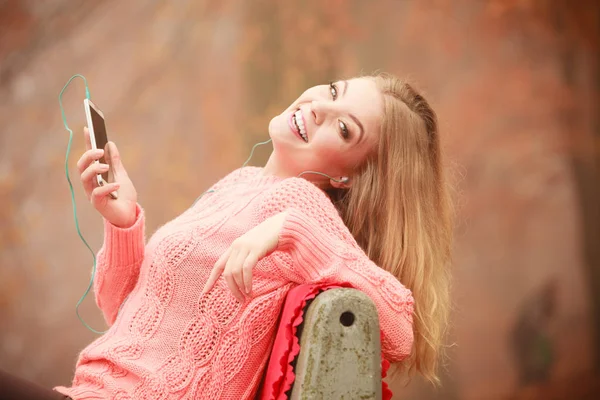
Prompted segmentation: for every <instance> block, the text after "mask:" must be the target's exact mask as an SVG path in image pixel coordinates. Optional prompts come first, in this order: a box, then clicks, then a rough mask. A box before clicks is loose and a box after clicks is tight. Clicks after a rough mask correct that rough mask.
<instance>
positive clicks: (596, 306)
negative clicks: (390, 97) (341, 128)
mask: <svg viewBox="0 0 600 400" xmlns="http://www.w3.org/2000/svg"><path fill="white" fill-rule="evenodd" d="M599 39H600V4H599V3H598V2H596V1H592V0H589V1H588V0H585V1H578V2H568V1H559V0H556V1H550V0H505V1H501V0H489V1H478V0H471V1H468V0H460V1H454V0H452V1H451V0H423V1H421V0H403V1H394V0H381V1H366V0H364V1H363V0H332V1H317V0H306V1H297V2H283V1H275V0H255V1H241V0H223V1H215V0H205V1H165V0H163V1H148V0H128V1H117V0H106V1H102V2H91V1H83V0H76V1H73V0H72V1H67V0H54V1H19V0H4V1H0V222H1V225H0V368H3V369H5V370H7V371H10V372H12V373H14V374H16V375H19V376H22V377H25V378H28V379H31V380H34V381H36V382H38V383H41V384H43V385H45V386H48V387H52V386H55V385H58V384H68V383H69V382H70V379H71V377H72V373H73V369H74V365H75V361H76V357H77V354H78V352H79V351H80V350H81V349H82V348H83V347H84V346H85V345H86V344H88V343H89V342H90V341H92V340H93V339H94V338H95V337H97V335H95V334H93V333H91V332H90V331H88V330H87V329H86V328H85V327H84V326H83V325H82V324H81V323H80V322H79V320H78V319H77V317H76V315H75V304H76V303H77V301H78V300H79V298H80V297H81V295H82V294H83V292H84V291H85V289H86V287H87V284H88V280H89V278H90V272H91V267H92V257H91V255H90V253H89V251H88V250H87V249H86V247H85V246H84V245H83V243H81V241H80V239H79V237H78V235H77V231H76V229H75V225H74V222H73V215H72V208H71V199H70V193H69V189H68V185H67V181H66V179H65V171H64V159H65V151H66V147H67V142H68V138H69V136H68V133H67V132H66V131H65V129H64V127H63V125H62V120H61V114H60V109H59V106H58V101H57V97H58V94H59V92H60V90H61V89H62V86H63V85H64V84H65V83H66V81H67V80H68V78H69V77H70V76H72V75H73V74H75V73H81V74H83V75H85V76H86V78H87V79H88V82H89V87H90V91H91V96H92V100H93V101H94V102H95V103H96V104H97V105H98V106H99V107H100V108H101V109H102V110H103V111H104V114H105V116H106V119H107V126H108V130H109V137H110V139H112V140H114V141H115V142H116V143H117V145H118V146H119V149H120V151H121V154H122V158H123V161H124V164H125V167H126V168H127V169H128V172H129V175H130V176H131V177H132V180H133V181H134V183H135V184H136V187H137V189H138V192H139V197H140V199H139V201H140V203H141V204H142V205H143V207H144V208H145V209H146V213H147V234H148V235H150V234H151V233H152V232H153V231H154V230H155V229H156V228H157V227H158V226H160V225H162V224H163V223H165V222H167V221H168V220H170V219H172V218H174V217H175V216H177V215H178V214H179V213H181V212H183V211H184V210H185V209H186V208H187V207H189V206H190V205H191V204H192V202H193V201H194V199H195V198H196V197H197V196H198V195H199V194H201V193H202V192H203V190H205V189H206V188H207V187H208V186H209V185H210V184H212V183H213V182H215V181H216V180H217V179H218V178H220V177H221V176H223V175H225V174H226V173H227V172H229V171H230V170H232V169H234V168H237V167H239V166H240V165H241V164H242V163H243V162H244V161H245V160H246V158H247V157H248V155H249V152H250V148H251V147H252V145H253V144H254V143H256V142H259V141H262V140H266V139H267V126H268V122H269V120H270V119H271V118H272V117H273V116H275V115H276V114H279V113H280V112H281V111H282V110H283V109H285V108H286V107H287V106H288V105H289V104H290V103H291V102H292V101H293V100H294V99H295V98H296V97H297V96H298V95H299V94H300V93H301V92H302V91H303V90H305V89H306V88H308V87H309V86H313V85H316V84H322V83H327V82H329V80H336V79H338V78H346V77H352V76H356V75H359V74H366V73H371V72H374V71H376V70H383V71H387V72H392V73H394V74H396V75H398V76H401V77H407V78H408V79H409V80H411V81H412V82H414V83H415V84H416V86H417V87H419V88H421V89H422V90H423V91H424V93H425V97H426V98H427V99H428V100H429V101H430V102H431V103H432V105H433V106H434V109H435V110H436V111H437V112H438V116H439V119H440V126H441V132H442V136H443V141H444V146H445V149H446V153H447V156H448V157H447V158H448V163H449V171H450V173H451V176H452V178H453V181H454V182H455V184H456V188H457V190H456V193H455V194H456V198H457V205H458V223H457V227H456V245H455V253H454V254H455V255H454V258H455V260H454V264H453V267H452V268H453V273H454V276H455V281H454V288H453V300H454V314H453V323H452V331H451V338H450V340H449V344H453V345H452V346H451V347H449V351H448V352H449V356H450V357H449V360H448V361H447V363H446V366H445V369H444V371H443V374H442V383H443V386H442V388H440V389H438V390H434V389H432V388H430V387H429V386H428V385H426V384H425V383H423V382H422V381H421V380H420V379H419V378H415V379H413V380H412V381H411V382H410V383H409V384H408V385H407V386H404V385H403V383H402V382H393V384H392V386H393V389H394V392H395V393H396V396H395V397H394V398H395V399H468V400H481V399H513V398H514V399H516V398H519V399H525V398H527V399H587V398H589V399H591V398H598V397H595V396H596V395H598V394H599V393H600V383H599V382H598V378H597V377H598V376H599V375H598V374H597V371H598V367H599V366H600V170H599V167H600V163H599V161H600V121H599V120H600V117H599V111H600V110H599V107H598V96H599V94H600V65H599V61H600V58H599V53H598V50H599ZM84 95H85V92H84V86H83V84H82V82H81V81H79V80H76V81H74V82H73V84H72V85H71V86H70V87H69V89H68V90H67V91H66V93H65V96H64V104H65V110H66V116H67V120H68V122H69V125H70V127H71V128H72V129H73V130H74V132H75V135H74V144H73V149H72V153H71V157H70V160H69V170H70V172H71V175H72V178H73V181H74V185H75V190H76V201H77V205H78V215H79V221H80V224H81V229H82V232H83V234H84V236H85V237H86V239H87V240H88V241H89V243H90V245H91V246H92V248H93V249H94V250H97V249H99V247H100V246H101V241H102V224H101V219H100V217H99V216H98V215H97V213H95V212H94V211H93V209H92V207H91V206H90V205H89V204H88V203H87V201H86V199H85V197H84V195H83V191H82V189H81V185H80V183H79V180H78V179H79V178H78V176H77V172H76V168H75V163H76V161H77V159H78V158H79V156H80V155H81V153H82V152H83V150H84V142H83V134H82V128H83V125H84V123H85V116H84V112H83V104H82V102H83V98H84ZM266 147H268V146H266ZM268 153H269V149H265V148H263V149H259V150H258V151H257V152H256V153H255V156H254V158H253V160H252V162H251V164H253V165H261V164H262V163H264V162H265V161H266V157H267V156H268ZM80 313H81V315H82V316H83V318H84V319H85V321H86V322H87V323H88V324H90V325H91V326H93V327H94V328H96V329H99V330H102V329H104V328H105V326H104V322H103V320H102V317H101V314H100V312H99V311H98V310H97V309H96V306H95V304H94V301H93V296H92V295H90V296H88V298H86V300H85V301H84V303H83V304H82V306H81V307H80Z"/></svg>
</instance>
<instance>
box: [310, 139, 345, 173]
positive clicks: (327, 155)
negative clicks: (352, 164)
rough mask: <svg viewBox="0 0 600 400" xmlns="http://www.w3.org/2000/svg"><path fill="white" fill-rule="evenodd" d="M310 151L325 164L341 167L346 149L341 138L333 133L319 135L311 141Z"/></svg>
mask: <svg viewBox="0 0 600 400" xmlns="http://www.w3.org/2000/svg"><path fill="white" fill-rule="evenodd" d="M311 150H312V153H313V154H314V156H315V158H317V159H319V160H321V161H322V163H323V165H325V166H339V167H342V166H343V165H344V163H345V159H346V156H347V152H348V149H347V147H345V146H344V145H343V143H342V141H341V140H339V139H337V138H335V137H334V136H333V135H331V134H330V135H327V136H325V135H321V136H320V137H319V138H318V139H315V141H314V142H313V143H312V146H311Z"/></svg>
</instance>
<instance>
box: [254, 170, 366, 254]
mask: <svg viewBox="0 0 600 400" xmlns="http://www.w3.org/2000/svg"><path fill="white" fill-rule="evenodd" d="M292 210H293V211H294V212H296V213H299V215H301V216H302V218H305V219H306V220H309V219H310V221H311V223H314V224H315V225H316V226H319V227H320V228H324V229H325V230H326V231H328V232H330V233H332V234H334V235H335V236H337V237H339V238H341V239H343V240H344V241H346V242H350V243H355V240H354V237H353V236H352V234H351V233H350V231H349V229H348V228H347V227H346V225H345V224H344V221H343V220H342V217H341V216H340V214H339V212H338V210H337V208H336V207H335V206H334V204H333V203H332V202H331V200H330V199H329V197H328V196H327V194H326V193H325V192H324V191H322V190H321V189H319V188H318V187H317V186H315V185H314V184H313V183H311V182H309V181H307V180H306V179H303V178H287V179H284V180H282V181H281V182H278V183H277V184H276V185H274V186H273V187H272V188H271V189H270V190H269V191H267V192H266V193H265V194H264V196H263V201H262V204H261V213H262V216H263V218H268V217H270V216H272V215H275V214H278V213H280V212H284V211H292Z"/></svg>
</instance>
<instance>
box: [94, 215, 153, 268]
mask: <svg viewBox="0 0 600 400" xmlns="http://www.w3.org/2000/svg"><path fill="white" fill-rule="evenodd" d="M135 212H136V217H135V222H134V224H133V225H132V226H130V227H129V228H119V227H117V226H115V225H113V224H111V223H110V222H108V221H107V220H106V219H104V253H105V257H106V262H107V263H108V265H119V266H128V265H132V264H134V263H136V262H138V261H139V260H140V259H142V258H143V257H144V251H145V243H144V225H145V224H144V222H145V218H144V210H143V209H142V208H141V207H140V205H139V204H137V205H136V211H135Z"/></svg>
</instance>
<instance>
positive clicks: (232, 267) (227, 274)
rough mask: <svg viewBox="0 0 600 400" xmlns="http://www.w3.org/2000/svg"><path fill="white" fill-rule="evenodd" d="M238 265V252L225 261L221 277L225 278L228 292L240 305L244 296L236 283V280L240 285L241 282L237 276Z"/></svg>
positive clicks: (239, 266) (239, 267)
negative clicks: (229, 291)
mask: <svg viewBox="0 0 600 400" xmlns="http://www.w3.org/2000/svg"><path fill="white" fill-rule="evenodd" d="M242 260H243V259H242ZM240 264H241V261H240V254H239V253H238V252H233V253H232V255H231V256H230V257H229V259H228V260H227V265H226V266H225V271H223V277H224V278H225V282H226V283H227V286H228V287H229V290H231V293H232V294H233V295H234V296H235V298H236V299H238V301H239V302H240V303H242V302H243V301H244V294H243V293H242V291H241V290H240V284H239V283H238V280H239V281H240V283H241V282H242V280H241V279H240V278H241V277H240V276H239V271H241V265H240Z"/></svg>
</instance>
